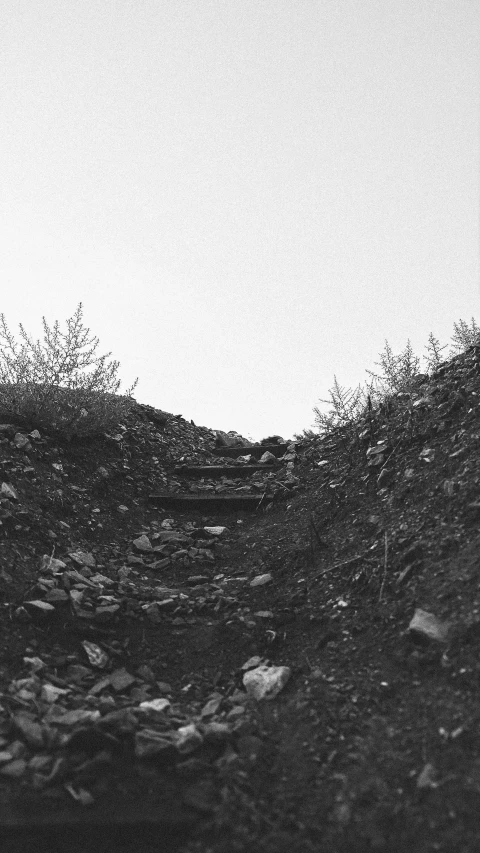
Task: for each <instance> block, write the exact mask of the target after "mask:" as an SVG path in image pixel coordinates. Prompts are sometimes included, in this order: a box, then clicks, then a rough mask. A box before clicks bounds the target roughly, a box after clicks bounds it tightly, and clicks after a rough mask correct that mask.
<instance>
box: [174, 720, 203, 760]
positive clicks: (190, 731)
mask: <svg viewBox="0 0 480 853" xmlns="http://www.w3.org/2000/svg"><path fill="white" fill-rule="evenodd" d="M202 743H203V735H202V734H201V732H199V730H198V729H197V727H196V725H195V723H188V725H186V726H180V728H179V729H177V740H176V744H175V745H176V747H177V749H178V751H179V752H181V753H182V754H185V753H188V752H193V750H194V749H197V747H199V746H200V745H201V744H202Z"/></svg>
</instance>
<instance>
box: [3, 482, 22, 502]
mask: <svg viewBox="0 0 480 853" xmlns="http://www.w3.org/2000/svg"><path fill="white" fill-rule="evenodd" d="M0 492H1V494H2V495H5V497H7V498H11V499H12V500H14V501H18V495H17V493H16V491H15V489H14V488H13V486H10V485H9V484H8V483H2V486H1V489H0Z"/></svg>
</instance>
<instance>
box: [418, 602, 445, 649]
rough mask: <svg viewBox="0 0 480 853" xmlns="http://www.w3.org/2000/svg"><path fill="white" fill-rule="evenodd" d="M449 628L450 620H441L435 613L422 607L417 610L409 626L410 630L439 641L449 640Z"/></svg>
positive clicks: (428, 638)
mask: <svg viewBox="0 0 480 853" xmlns="http://www.w3.org/2000/svg"><path fill="white" fill-rule="evenodd" d="M449 628H450V625H449V623H448V622H441V621H440V620H439V619H437V617H436V616H435V615H434V614H433V613H429V612H428V611H427V610H422V609H421V608H420V607H418V608H417V609H416V610H415V613H414V614H413V619H412V620H411V622H410V624H409V626H408V630H409V631H411V632H412V633H415V634H420V635H421V636H422V637H425V638H426V639H427V640H436V642H438V643H446V642H447V640H448V632H449Z"/></svg>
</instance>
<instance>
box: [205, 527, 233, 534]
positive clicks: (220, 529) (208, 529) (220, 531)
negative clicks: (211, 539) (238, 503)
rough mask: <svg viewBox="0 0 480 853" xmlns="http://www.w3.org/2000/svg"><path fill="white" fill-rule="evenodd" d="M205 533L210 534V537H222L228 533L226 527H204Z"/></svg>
mask: <svg viewBox="0 0 480 853" xmlns="http://www.w3.org/2000/svg"><path fill="white" fill-rule="evenodd" d="M203 529H204V530H206V532H207V533H210V535H211V536H222V534H223V533H227V532H228V527H220V526H217V527H204V528H203Z"/></svg>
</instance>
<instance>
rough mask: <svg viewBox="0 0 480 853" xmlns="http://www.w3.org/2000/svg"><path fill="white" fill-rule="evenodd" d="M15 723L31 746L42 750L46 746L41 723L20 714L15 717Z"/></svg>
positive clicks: (24, 714)
mask: <svg viewBox="0 0 480 853" xmlns="http://www.w3.org/2000/svg"><path fill="white" fill-rule="evenodd" d="M13 723H14V725H15V727H16V728H17V729H18V731H19V732H20V733H21V735H22V736H23V738H24V739H25V740H26V742H27V743H28V745H29V746H33V747H35V748H36V749H41V748H42V746H43V745H44V738H43V730H42V727H41V725H40V723H36V722H35V721H34V720H32V719H31V718H30V717H29V716H28V715H27V714H26V713H22V712H19V713H18V714H15V715H14V717H13Z"/></svg>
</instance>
